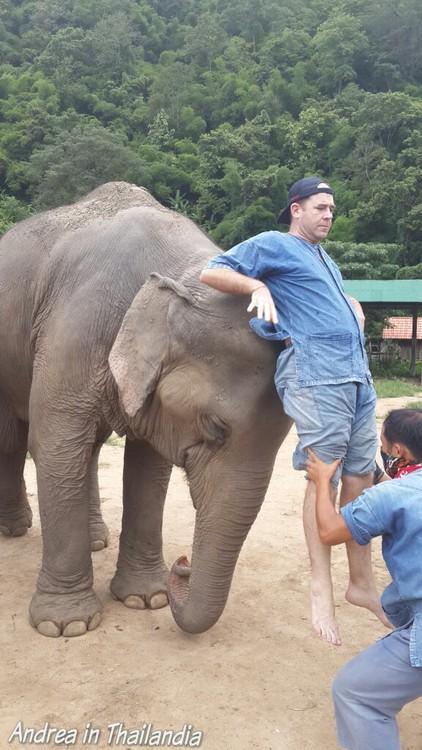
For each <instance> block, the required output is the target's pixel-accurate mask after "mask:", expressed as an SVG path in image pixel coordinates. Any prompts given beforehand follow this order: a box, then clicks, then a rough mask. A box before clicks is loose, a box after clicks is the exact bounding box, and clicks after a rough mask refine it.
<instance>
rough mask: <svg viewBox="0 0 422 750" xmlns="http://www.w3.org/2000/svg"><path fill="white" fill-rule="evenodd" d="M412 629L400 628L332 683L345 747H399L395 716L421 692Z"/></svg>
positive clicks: (386, 749) (370, 749) (353, 749)
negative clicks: (413, 656) (412, 651)
mask: <svg viewBox="0 0 422 750" xmlns="http://www.w3.org/2000/svg"><path fill="white" fill-rule="evenodd" d="M410 629H411V626H410V627H409V628H406V629H404V630H397V631H395V632H394V633H392V634H391V635H389V636H388V637H387V638H383V639H382V640H381V641H378V642H377V643H374V644H373V645H372V646H370V647H369V648H367V649H365V651H362V653H361V654H358V655H357V656H355V658H354V659H352V660H351V661H349V662H348V663H347V664H346V665H345V666H344V667H343V668H342V669H341V670H340V671H339V672H338V674H337V676H336V678H335V680H334V683H333V700H334V708H335V714H336V723H337V736H338V741H339V745H340V747H341V748H343V750H399V749H400V738H399V732H398V727H397V722H396V715H397V714H398V712H399V711H400V710H401V709H402V708H403V706H404V705H405V704H406V703H410V701H413V700H415V699H416V698H419V697H420V696H422V669H421V668H420V667H412V666H411V665H410V658H409V638H410Z"/></svg>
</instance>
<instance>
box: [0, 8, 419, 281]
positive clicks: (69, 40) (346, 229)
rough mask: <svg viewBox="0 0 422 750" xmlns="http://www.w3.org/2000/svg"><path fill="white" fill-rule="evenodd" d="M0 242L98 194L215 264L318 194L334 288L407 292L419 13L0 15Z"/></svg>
mask: <svg viewBox="0 0 422 750" xmlns="http://www.w3.org/2000/svg"><path fill="white" fill-rule="evenodd" d="M0 61H1V63H0V182H1V184H0V233H1V232H4V231H5V230H6V229H7V228H8V227H9V226H11V225H12V224H13V223H14V222H15V221H18V220H19V219H21V218H24V217H26V216H28V215H29V214H30V213H32V212H33V211H38V210H41V209H45V208H49V207H53V206H57V205H60V204H62V203H68V202H71V201H73V200H74V199H76V198H77V197H79V196H81V195H83V194H84V193H86V192H87V191H89V190H91V189H92V188H94V187H95V186H97V185H98V184H100V183H102V182H106V181H108V180H128V181H130V182H135V183H136V184H138V185H143V186H145V187H146V188H148V189H149V190H150V191H151V192H152V193H153V194H154V196H155V197H156V198H158V200H160V201H162V202H163V203H164V204H165V205H167V206H170V207H172V208H175V209H177V210H178V211H181V212H183V213H185V214H187V215H188V216H190V217H191V218H193V219H194V220H195V221H196V222H197V223H198V224H199V225H200V226H202V227H203V228H204V229H205V230H206V231H207V232H209V233H210V234H211V236H212V238H213V239H214V240H215V241H216V242H217V243H218V244H219V245H221V246H222V247H223V248H228V247H230V246H231V245H233V244H234V243H236V242H238V241H240V240H242V239H244V238H245V237H247V236H250V235H252V234H254V233H257V232H260V231H262V230H266V229H275V228H277V224H276V216H277V214H278V211H279V209H280V206H282V205H283V204H284V202H285V199H286V195H287V189H288V186H289V184H291V183H292V182H293V181H294V180H296V179H298V178H299V177H302V176H304V175H307V174H320V175H321V176H323V177H324V178H325V179H327V180H329V181H330V183H331V184H332V186H333V188H334V189H335V195H336V205H337V211H336V213H337V216H336V220H335V222H334V226H333V229H332V232H331V235H330V241H329V242H328V243H327V249H328V250H329V252H331V253H332V254H333V255H334V257H336V259H337V260H338V261H339V262H340V264H341V266H342V269H343V273H344V275H345V276H346V277H349V278H396V277H397V278H422V3H421V2H420V0H391V1H390V0H332V2H330V3H326V2H323V1H322V0H230V2H229V3H228V2H227V0H119V2H118V3H116V2H115V1H114V0H90V2H86V0H2V1H1V5H0Z"/></svg>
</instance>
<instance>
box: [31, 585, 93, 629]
mask: <svg viewBox="0 0 422 750" xmlns="http://www.w3.org/2000/svg"><path fill="white" fill-rule="evenodd" d="M102 610H103V607H102V604H101V602H100V600H99V599H98V598H97V596H96V594H95V592H94V590H93V589H89V590H88V591H77V592H76V593H73V594H72V593H70V594H46V593H42V592H39V591H36V592H35V594H34V595H33V597H32V601H31V604H30V607H29V620H30V623H31V625H32V626H33V627H34V628H36V629H37V630H38V632H39V633H41V635H46V636H48V637H50V638H58V637H59V636H60V635H63V636H64V637H66V638H71V637H73V636H77V635H84V633H86V632H87V630H95V628H96V627H97V626H98V625H99V624H100V622H101V619H102Z"/></svg>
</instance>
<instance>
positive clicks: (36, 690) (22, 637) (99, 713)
mask: <svg viewBox="0 0 422 750" xmlns="http://www.w3.org/2000/svg"><path fill="white" fill-rule="evenodd" d="M410 400H411V399H403V400H402V401H401V402H400V400H398V399H388V400H387V399H385V400H382V401H380V402H379V416H380V417H381V416H382V415H383V414H384V413H385V412H386V411H387V410H388V409H389V408H393V407H395V406H398V405H401V403H402V402H403V401H404V402H406V403H407V402H409V401H410ZM116 442H117V441H116ZM294 442H295V435H294V432H293V431H292V432H291V433H290V435H289V436H288V438H287V439H286V441H285V443H284V445H283V446H282V448H281V450H280V452H279V455H278V458H277V462H276V466H275V470H274V474H273V478H272V481H271V485H270V487H269V490H268V494H267V497H266V500H265V503H264V505H263V507H262V510H261V512H260V514H259V517H258V519H257V521H256V523H255V525H254V527H253V529H252V530H251V532H250V534H249V537H248V539H247V540H246V543H245V545H244V547H243V550H242V553H241V556H240V560H239V563H238V566H237V569H236V573H235V577H234V580H233V585H232V590H231V594H230V597H229V601H228V604H227V607H226V609H225V612H224V614H223V616H222V617H221V619H220V621H219V622H218V623H217V624H216V625H215V626H214V627H213V628H212V629H211V630H210V631H208V632H207V633H204V634H203V635H200V636H189V635H186V634H184V633H182V632H181V631H180V630H179V629H178V628H177V626H176V625H175V623H174V622H173V619H172V616H171V613H170V610H169V608H165V609H162V610H157V611H144V612H139V611H134V610H129V609H127V608H125V607H124V606H123V605H122V604H121V603H119V602H116V601H113V599H112V598H111V596H110V593H109V591H108V582H109V580H110V578H111V576H112V574H113V570H114V565H115V561H116V556H117V545H118V536H119V527H120V516H121V501H120V497H121V470H122V458H123V450H122V447H121V445H119V444H116V445H106V446H104V448H103V450H102V453H101V458H100V487H101V496H102V500H103V510H104V517H105V520H106V522H107V523H108V525H109V528H110V532H111V541H110V546H109V547H108V548H107V549H106V550H104V551H102V552H97V553H95V555H94V565H95V586H96V591H97V593H98V594H99V596H100V597H101V598H102V600H103V602H104V617H103V621H102V623H101V625H100V626H99V627H98V629H97V630H95V631H93V632H91V633H89V634H87V635H85V636H83V637H80V638H74V639H72V638H67V639H63V638H59V639H53V638H45V637H43V636H40V635H38V634H37V633H36V632H35V631H34V630H33V629H32V628H31V627H30V625H29V624H28V616H27V610H28V603H29V599H30V596H31V593H32V590H33V587H34V583H35V579H36V574H37V569H38V565H39V562H40V556H41V537H40V526H39V521H38V516H37V513H36V494H35V493H36V484H35V472H34V466H33V463H32V461H31V460H29V461H27V467H26V479H27V485H28V491H29V493H31V495H32V497H31V500H32V504H33V507H34V516H35V519H34V526H33V528H32V529H31V530H30V531H29V533H28V534H27V535H26V536H25V537H21V538H19V539H7V538H4V537H1V538H0V557H1V565H0V571H1V573H0V575H1V589H0V596H1V617H0V624H1V631H0V648H1V653H2V668H1V673H0V701H1V704H0V750H3V748H7V747H8V746H10V747H20V746H22V745H23V743H21V742H20V739H19V736H18V733H17V732H15V739H14V740H13V742H11V743H10V744H9V743H8V738H9V737H10V735H11V734H12V733H13V731H14V730H15V728H16V726H17V722H18V721H19V720H21V721H22V722H23V725H22V731H23V728H25V729H28V728H32V729H36V730H40V729H42V728H43V727H44V725H45V723H46V722H48V724H49V726H50V728H52V727H55V728H63V729H65V730H67V734H66V735H64V736H63V735H62V741H61V746H62V747H63V746H66V744H65V742H64V740H65V739H66V740H67V743H68V744H67V746H73V747H78V748H81V747H87V746H93V745H95V746H96V747H98V748H107V747H123V748H126V747H131V746H133V745H136V744H137V746H142V744H141V741H142V735H141V734H140V730H141V729H142V727H143V726H144V724H145V725H148V724H151V725H152V726H151V727H150V728H149V730H148V731H149V732H150V737H151V732H154V731H157V730H159V729H173V730H182V728H183V726H184V725H189V724H190V725H192V729H191V730H190V731H191V735H190V736H191V737H193V736H194V735H193V732H194V731H202V732H203V740H202V747H203V748H206V750H249V749H250V748H251V749H252V748H258V749H259V750H335V748H336V747H337V745H336V740H335V733H334V722H333V717H332V708H331V700H330V683H331V680H332V678H333V675H334V674H335V672H336V670H337V669H338V668H339V667H340V666H341V665H342V664H343V663H344V662H345V661H346V660H347V659H349V658H350V657H351V656H353V655H354V654H356V653H357V652H358V651H359V650H360V649H362V648H364V647H365V646H367V645H368V644H370V643H371V642H372V641H373V640H374V639H376V638H377V637H379V636H381V635H383V633H384V632H385V631H384V629H383V627H382V625H380V624H379V623H378V621H377V620H376V619H375V617H374V616H372V615H370V614H369V613H368V612H366V611H363V610H359V609H357V608H355V607H352V606H351V605H349V604H347V603H346V602H345V601H344V599H343V592H344V589H345V584H346V578H347V565H346V558H345V552H344V550H343V549H341V548H337V549H335V550H334V554H333V575H334V579H335V590H336V602H337V609H338V619H339V621H340V624H341V630H342V635H343V640H344V645H343V646H342V647H341V648H333V647H329V646H327V645H325V644H324V643H322V642H321V641H320V640H319V639H318V638H317V637H316V636H314V635H313V633H312V631H311V629H310V625H309V621H308V561H307V555H306V549H305V543H304V538H303V531H302V522H301V501H302V500H301V498H302V494H303V491H304V487H305V480H304V479H303V477H302V476H301V475H299V474H298V473H295V472H294V471H293V470H292V469H291V463H290V456H291V452H292V448H293V446H294ZM193 523H194V511H193V508H192V504H191V502H190V498H189V494H188V489H187V485H186V483H185V480H184V478H183V475H182V473H181V472H180V471H179V470H175V471H174V472H173V476H172V480H171V486H170V490H169V497H168V501H167V506H166V512H165V521H164V551H165V557H166V560H167V562H168V563H172V562H173V561H174V559H175V558H176V557H178V556H179V555H181V554H183V553H189V551H190V545H191V541H192V531H193ZM374 566H375V572H376V577H377V581H378V584H379V587H380V588H381V587H382V586H383V584H384V583H385V582H386V581H387V579H388V577H387V574H386V572H385V569H384V566H383V563H382V560H381V557H380V548H379V544H376V545H374ZM89 722H90V723H91V725H92V727H93V728H94V729H97V730H98V732H97V734H95V733H94V734H92V735H91V740H90V741H88V739H87V736H86V735H85V736H84V730H85V728H86V726H87V724H88V723H89ZM112 724H121V726H119V727H117V728H115V729H114V730H111V729H110V728H109V727H110V725H112ZM400 727H401V732H402V742H403V750H421V747H422V701H417V702H416V703H414V704H412V705H410V706H408V707H407V708H406V709H405V710H404V711H403V712H402V714H401V716H400ZM147 729H148V727H147V728H144V741H145V738H147V736H148V735H147V734H146V732H147ZM71 730H75V731H74V733H73V734H72V732H71ZM118 730H119V731H120V735H118V734H117V732H118ZM136 730H139V734H138V735H137V734H136ZM112 731H113V732H114V733H113V734H112ZM125 731H126V732H128V734H127V735H125V734H124V732H125ZM186 731H187V730H185V735H184V736H185V737H186V736H187V735H186ZM129 732H130V733H131V734H129ZM134 732H135V733H134ZM155 736H156V735H155ZM179 736H180V735H179ZM39 738H41V739H42V735H35V736H34V737H33V742H32V743H31V742H30V741H27V742H26V745H27V746H31V745H32V744H33V745H36V746H37V747H49V748H51V747H55V746H56V745H55V744H54V738H50V741H49V742H42V743H40V742H38V741H37V742H36V739H37V740H38V739H39ZM57 739H60V737H58V738H57ZM130 743H131V744H130ZM144 746H145V745H144ZM185 746H189V745H185ZM193 746H196V745H193ZM362 750H365V749H364V748H362Z"/></svg>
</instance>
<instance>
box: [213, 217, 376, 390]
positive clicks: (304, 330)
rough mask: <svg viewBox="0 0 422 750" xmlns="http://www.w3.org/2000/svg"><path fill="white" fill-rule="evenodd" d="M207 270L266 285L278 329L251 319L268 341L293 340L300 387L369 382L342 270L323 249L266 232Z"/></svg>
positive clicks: (360, 338) (288, 235) (296, 238)
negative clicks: (226, 270)
mask: <svg viewBox="0 0 422 750" xmlns="http://www.w3.org/2000/svg"><path fill="white" fill-rule="evenodd" d="M208 267H209V268H229V269H232V270H234V271H239V272H240V273H242V274H245V275H246V276H251V277H253V278H255V279H260V280H262V281H264V282H265V284H266V285H267V286H268V288H269V290H270V292H271V295H272V297H273V300H274V304H275V306H276V309H277V313H278V316H279V322H278V324H277V325H276V326H274V325H273V324H272V323H267V322H266V321H264V320H259V319H258V318H253V319H252V320H251V321H250V326H251V328H252V329H253V330H254V331H255V333H257V334H258V335H259V336H262V337H263V338H267V339H286V338H288V337H290V338H291V340H292V344H293V347H294V350H295V354H296V358H295V359H296V370H297V378H298V385H299V386H301V387H302V386H308V385H316V384H320V383H325V384H329V383H347V382H349V381H352V380H353V381H357V382H361V383H365V382H367V379H368V377H370V374H369V370H368V360H367V356H366V352H365V349H364V336H363V334H362V331H361V328H360V325H359V321H358V318H357V316H356V313H355V310H354V308H353V305H352V304H351V302H350V301H349V298H348V297H347V295H346V293H345V291H344V287H343V280H342V277H341V273H340V271H339V268H338V266H337V265H336V264H335V263H334V261H333V260H331V258H330V256H329V255H327V253H326V252H325V251H324V250H323V248H322V247H320V246H319V245H313V244H311V243H310V242H307V241H306V240H303V239H301V238H300V237H295V236H294V235H291V234H282V233H281V232H262V234H258V235H256V237H252V238H251V239H249V240H246V241H245V242H241V243H240V244H239V245H235V247H233V248H232V249H231V250H229V251H228V252H226V253H222V254H221V255H217V256H216V257H215V258H213V259H212V260H211V261H210V263H209V264H208Z"/></svg>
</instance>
